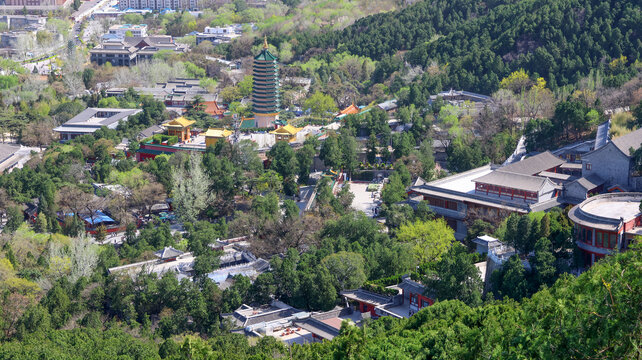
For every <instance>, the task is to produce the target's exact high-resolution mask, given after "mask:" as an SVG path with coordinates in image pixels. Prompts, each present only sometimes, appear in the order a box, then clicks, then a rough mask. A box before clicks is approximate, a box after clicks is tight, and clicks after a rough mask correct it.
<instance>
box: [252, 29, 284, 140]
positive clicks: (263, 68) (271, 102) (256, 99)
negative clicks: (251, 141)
mask: <svg viewBox="0 0 642 360" xmlns="http://www.w3.org/2000/svg"><path fill="white" fill-rule="evenodd" d="M253 74H254V84H253V87H252V105H253V109H252V111H253V112H254V120H255V125H256V127H259V128H268V127H273V126H274V122H275V121H276V120H277V119H278V117H279V111H280V109H279V106H280V104H281V103H280V94H279V92H280V87H281V85H280V82H279V64H278V59H277V57H276V56H274V55H272V53H271V52H270V51H269V50H268V43H267V38H265V40H264V43H263V50H261V52H260V53H259V54H258V55H257V56H255V57H254V70H253Z"/></svg>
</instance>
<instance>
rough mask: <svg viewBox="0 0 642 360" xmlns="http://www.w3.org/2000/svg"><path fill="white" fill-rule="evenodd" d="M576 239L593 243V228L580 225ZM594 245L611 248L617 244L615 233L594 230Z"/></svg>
mask: <svg viewBox="0 0 642 360" xmlns="http://www.w3.org/2000/svg"><path fill="white" fill-rule="evenodd" d="M577 240H578V241H581V242H583V243H585V244H589V245H593V230H592V229H587V228H584V227H580V228H579V229H578V231H577ZM594 246H595V247H599V248H606V249H613V248H615V247H616V246H617V234H616V233H612V232H606V231H601V230H595V245H594Z"/></svg>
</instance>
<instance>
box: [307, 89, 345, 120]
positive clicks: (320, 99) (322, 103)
mask: <svg viewBox="0 0 642 360" xmlns="http://www.w3.org/2000/svg"><path fill="white" fill-rule="evenodd" d="M303 106H304V107H305V108H306V109H310V111H311V112H312V114H314V115H316V116H324V115H327V113H332V112H336V111H337V110H338V108H337V103H336V102H335V101H334V99H333V98H332V97H331V96H330V95H325V94H323V93H321V92H319V91H317V92H315V93H314V94H312V96H310V97H308V98H307V99H306V100H305V102H304V103H303Z"/></svg>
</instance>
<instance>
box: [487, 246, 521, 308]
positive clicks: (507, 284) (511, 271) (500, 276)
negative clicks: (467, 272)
mask: <svg viewBox="0 0 642 360" xmlns="http://www.w3.org/2000/svg"><path fill="white" fill-rule="evenodd" d="M491 283H492V284H493V289H494V292H495V293H496V294H498V295H499V297H500V298H504V297H509V298H511V299H515V300H518V301H519V300H521V299H522V298H524V297H526V296H528V292H529V288H528V282H527V280H526V272H525V270H524V265H523V264H522V261H521V260H520V259H519V256H518V255H513V256H511V257H510V258H509V259H508V261H507V262H505V263H504V265H503V267H502V268H501V269H500V270H495V272H493V274H492V276H491Z"/></svg>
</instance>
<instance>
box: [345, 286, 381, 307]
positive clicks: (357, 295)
mask: <svg viewBox="0 0 642 360" xmlns="http://www.w3.org/2000/svg"><path fill="white" fill-rule="evenodd" d="M340 294H341V296H344V297H346V298H348V299H351V300H356V301H360V302H364V303H368V304H371V305H375V306H379V305H384V304H388V303H390V302H391V301H392V299H391V298H390V297H386V296H383V295H379V294H375V293H373V292H370V291H366V290H362V289H357V290H350V291H342V292H341V293H340Z"/></svg>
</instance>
